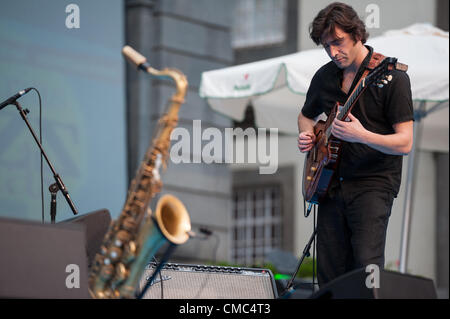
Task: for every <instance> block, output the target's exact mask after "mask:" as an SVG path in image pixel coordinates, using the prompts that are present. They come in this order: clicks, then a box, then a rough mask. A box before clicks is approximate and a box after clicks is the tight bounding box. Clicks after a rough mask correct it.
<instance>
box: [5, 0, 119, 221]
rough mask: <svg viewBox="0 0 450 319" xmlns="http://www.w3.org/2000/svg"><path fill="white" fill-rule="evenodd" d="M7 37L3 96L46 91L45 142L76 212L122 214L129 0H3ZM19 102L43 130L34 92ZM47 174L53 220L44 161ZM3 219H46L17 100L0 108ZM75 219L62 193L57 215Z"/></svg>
mask: <svg viewBox="0 0 450 319" xmlns="http://www.w3.org/2000/svg"><path fill="white" fill-rule="evenodd" d="M74 5H75V6H76V7H77V9H78V10H76V11H78V16H74V14H77V12H75V11H74V10H73V8H74ZM68 6H69V7H68ZM71 8H72V9H71ZM66 10H67V12H66ZM78 18H79V19H78ZM0 44H1V45H0V76H1V79H0V100H1V101H3V100H5V99H6V98H8V97H10V96H12V95H14V94H15V93H17V92H18V91H20V90H22V89H24V88H27V87H35V88H37V89H38V90H39V91H40V93H41V96H42V112H43V116H42V132H43V147H44V149H45V151H46V153H47V154H48V156H49V158H50V160H51V162H52V164H53V166H54V168H55V170H56V172H57V173H59V174H60V176H61V177H62V180H63V182H64V183H65V186H66V187H67V190H68V191H69V192H70V195H71V198H72V200H73V202H74V204H75V206H76V207H77V208H78V211H79V213H80V214H84V213H88V212H91V211H94V210H98V209H102V208H106V209H108V210H109V211H110V212H111V215H112V217H113V218H115V217H116V216H117V215H118V214H119V213H120V210H121V208H122V206H123V203H124V201H125V196H126V192H127V186H128V185H127V176H126V110H125V75H124V74H125V69H124V68H125V61H124V59H123V57H122V55H121V48H122V46H123V45H124V9H123V2H122V1H121V0H95V1H89V0H77V1H61V0H40V1H33V0H28V1H27V0H15V1H2V2H1V4H0ZM18 101H19V102H20V104H21V105H22V107H23V108H27V109H29V110H30V114H28V119H29V121H30V123H31V126H32V127H33V129H34V130H35V132H36V134H38V135H39V100H38V96H37V94H36V93H35V92H34V91H30V92H29V93H28V94H27V95H25V96H23V97H21V98H20V99H19V100H18ZM43 171H44V208H45V214H44V218H45V222H49V221H50V215H49V211H50V192H49V190H48V187H49V186H50V185H51V184H52V183H54V179H53V175H52V173H51V170H50V169H49V167H48V165H47V163H46V162H45V161H44V165H43ZM0 216H4V217H15V218H20V219H31V220H41V219H42V213H41V186H40V151H39V148H38V146H37V144H36V143H35V141H34V139H33V137H32V135H31V133H30V131H29V130H28V128H27V127H26V124H25V122H24V121H23V120H22V118H21V117H20V114H19V112H18V110H17V109H16V107H15V106H14V105H10V106H7V107H5V108H3V109H2V110H0ZM72 217H73V214H72V212H71V210H70V208H69V206H68V205H67V203H66V201H65V199H64V197H63V196H62V194H61V193H60V192H59V193H58V196H57V216H56V221H61V220H65V219H68V218H72Z"/></svg>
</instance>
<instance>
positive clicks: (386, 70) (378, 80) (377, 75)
mask: <svg viewBox="0 0 450 319" xmlns="http://www.w3.org/2000/svg"><path fill="white" fill-rule="evenodd" d="M392 70H399V71H403V72H406V71H407V70H408V66H407V65H406V64H403V63H400V62H397V58H392V57H387V58H385V59H384V60H383V61H382V62H381V63H380V64H379V65H378V66H377V67H376V68H374V69H373V70H372V72H371V73H370V74H369V75H368V76H367V77H366V84H372V85H376V86H378V87H379V88H382V87H384V86H385V85H387V84H388V83H389V82H390V81H392V78H393V77H392V74H390V73H391V71H392Z"/></svg>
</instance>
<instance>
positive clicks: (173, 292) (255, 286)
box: [139, 263, 277, 299]
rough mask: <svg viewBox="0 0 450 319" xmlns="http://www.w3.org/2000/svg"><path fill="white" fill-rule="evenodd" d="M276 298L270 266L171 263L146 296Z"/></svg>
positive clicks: (146, 276)
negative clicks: (264, 267)
mask: <svg viewBox="0 0 450 319" xmlns="http://www.w3.org/2000/svg"><path fill="white" fill-rule="evenodd" d="M155 265H156V264H155V263H151V264H149V265H148V266H147V267H146V270H145V272H144V275H143V276H142V278H141V282H140V285H139V287H140V288H139V289H141V290H142V289H143V287H144V286H145V284H146V283H147V282H148V280H149V279H150V278H151V276H152V274H153V272H154V270H155V268H156V267H155ZM161 298H164V299H275V298H277V291H276V286H275V281H274V279H273V274H272V272H271V271H270V270H268V269H252V268H236V267H222V266H205V265H186V264H171V263H167V264H165V265H164V267H163V269H162V270H161V272H160V274H158V275H157V276H156V278H155V279H154V280H153V283H152V285H151V286H150V287H149V288H148V290H147V291H146V293H145V295H144V297H143V299H161Z"/></svg>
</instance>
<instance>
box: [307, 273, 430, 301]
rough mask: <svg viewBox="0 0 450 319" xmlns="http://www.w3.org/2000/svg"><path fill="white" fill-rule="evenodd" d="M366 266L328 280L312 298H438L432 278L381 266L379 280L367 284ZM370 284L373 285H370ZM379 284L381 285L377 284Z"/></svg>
mask: <svg viewBox="0 0 450 319" xmlns="http://www.w3.org/2000/svg"><path fill="white" fill-rule="evenodd" d="M368 276H369V273H367V272H366V270H365V268H360V269H357V270H354V271H352V272H349V273H347V274H345V275H343V276H341V277H339V278H336V279H335V280H333V281H331V282H329V283H328V284H327V285H325V286H324V287H321V289H320V290H319V291H318V292H317V293H315V294H314V295H312V296H311V298H313V299H436V298H437V295H436V289H435V287H434V283H433V281H432V280H431V279H428V278H423V277H418V276H412V275H408V274H403V273H399V272H394V271H388V270H380V272H379V276H380V277H379V284H378V285H374V286H375V287H372V288H368V287H367V285H366V280H367V277H368ZM369 286H371V285H369ZM376 286H378V288H376Z"/></svg>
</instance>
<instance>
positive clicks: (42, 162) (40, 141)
mask: <svg viewBox="0 0 450 319" xmlns="http://www.w3.org/2000/svg"><path fill="white" fill-rule="evenodd" d="M31 89H32V90H33V91H35V92H36V93H37V95H38V98H39V143H41V145H42V99H41V94H40V93H39V90H38V89H36V88H34V87H32V88H31ZM43 167H44V156H43V154H42V151H41V211H42V223H43V224H44V222H45V220H44V169H43Z"/></svg>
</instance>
